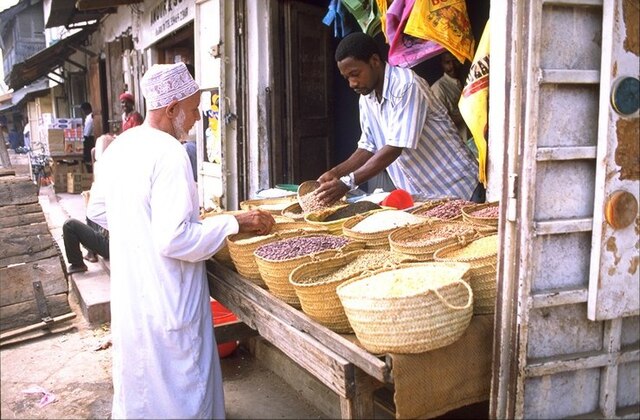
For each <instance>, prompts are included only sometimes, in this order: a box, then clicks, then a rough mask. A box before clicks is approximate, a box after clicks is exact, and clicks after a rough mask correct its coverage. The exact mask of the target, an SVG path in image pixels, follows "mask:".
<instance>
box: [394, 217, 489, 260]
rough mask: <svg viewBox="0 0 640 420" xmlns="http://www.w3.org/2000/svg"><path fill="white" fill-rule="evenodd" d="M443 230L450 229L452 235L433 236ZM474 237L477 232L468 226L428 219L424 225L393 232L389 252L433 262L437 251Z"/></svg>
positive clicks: (411, 226) (406, 227)
mask: <svg viewBox="0 0 640 420" xmlns="http://www.w3.org/2000/svg"><path fill="white" fill-rule="evenodd" d="M443 228H444V229H450V230H451V231H452V233H451V234H450V235H448V236H445V235H440V236H435V232H438V231H439V230H440V229H443ZM456 231H459V232H456ZM432 233H434V234H433V235H432ZM476 235H477V231H476V230H475V229H474V228H473V227H472V226H470V225H469V224H466V223H459V222H450V221H445V220H437V219H429V220H427V221H426V222H424V223H420V224H417V225H409V226H405V227H402V228H399V229H396V230H395V231H393V232H392V233H391V234H389V247H390V249H391V252H393V253H396V254H400V255H406V256H410V257H413V258H415V259H417V260H420V261H433V253H434V252H436V251H437V250H438V249H440V248H442V247H444V246H446V245H452V244H455V243H458V242H460V241H467V242H468V241H470V240H471V239H472V238H473V237H475V236H476Z"/></svg>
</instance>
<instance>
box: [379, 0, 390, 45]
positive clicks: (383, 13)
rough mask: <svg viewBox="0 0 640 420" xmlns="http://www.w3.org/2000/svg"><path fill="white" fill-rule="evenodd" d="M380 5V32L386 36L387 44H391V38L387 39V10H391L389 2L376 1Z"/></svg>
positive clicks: (385, 0) (383, 0) (384, 0)
mask: <svg viewBox="0 0 640 420" xmlns="http://www.w3.org/2000/svg"><path fill="white" fill-rule="evenodd" d="M376 4H377V5H378V17H379V19H380V30H381V31H382V33H383V34H384V38H385V40H386V42H387V44H390V42H389V38H387V9H388V8H389V6H388V4H387V0H376Z"/></svg>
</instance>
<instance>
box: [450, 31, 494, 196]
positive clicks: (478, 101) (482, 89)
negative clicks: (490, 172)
mask: <svg viewBox="0 0 640 420" xmlns="http://www.w3.org/2000/svg"><path fill="white" fill-rule="evenodd" d="M458 108H459V109H460V113H461V114H462V118H463V119H464V121H465V122H466V123H467V127H469V130H471V134H473V141H474V143H475V145H476V147H477V148H478V180H479V181H480V182H482V183H483V184H484V186H485V187H486V186H487V173H486V167H487V140H488V137H489V133H488V131H489V126H488V121H489V120H488V117H489V21H487V24H486V25H485V27H484V32H482V37H481V38H480V43H479V44H478V50H477V51H476V55H475V57H474V58H473V62H472V63H471V69H470V70H469V75H468V76H467V81H466V83H465V86H464V89H463V90H462V95H461V96H460V101H459V102H458Z"/></svg>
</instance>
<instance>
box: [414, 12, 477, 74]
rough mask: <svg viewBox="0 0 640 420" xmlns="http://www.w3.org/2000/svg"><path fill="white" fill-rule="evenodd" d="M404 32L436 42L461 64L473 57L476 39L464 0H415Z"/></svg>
mask: <svg viewBox="0 0 640 420" xmlns="http://www.w3.org/2000/svg"><path fill="white" fill-rule="evenodd" d="M404 32H405V33H406V34H408V35H413V36H415V37H418V38H421V39H428V40H431V41H434V42H437V43H438V44H440V45H442V46H443V47H445V48H446V49H447V50H449V52H451V54H453V55H454V56H455V57H456V58H457V59H458V61H460V62H461V63H464V62H465V59H468V60H469V61H471V60H472V59H473V49H474V47H475V40H474V38H473V32H472V31H471V22H470V21H469V15H468V14H467V5H466V3H465V0H415V6H414V7H413V11H412V12H411V15H410V16H409V20H408V21H407V26H406V27H405V28H404Z"/></svg>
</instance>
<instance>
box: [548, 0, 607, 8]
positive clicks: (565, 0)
mask: <svg viewBox="0 0 640 420" xmlns="http://www.w3.org/2000/svg"><path fill="white" fill-rule="evenodd" d="M602 1H603V0H542V4H543V5H544V6H582V7H596V6H600V7H602Z"/></svg>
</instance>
